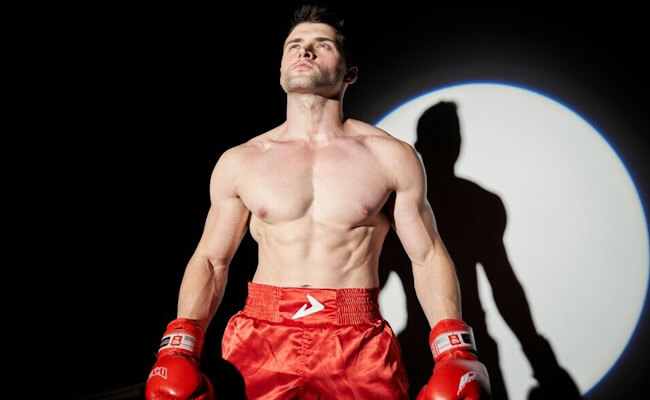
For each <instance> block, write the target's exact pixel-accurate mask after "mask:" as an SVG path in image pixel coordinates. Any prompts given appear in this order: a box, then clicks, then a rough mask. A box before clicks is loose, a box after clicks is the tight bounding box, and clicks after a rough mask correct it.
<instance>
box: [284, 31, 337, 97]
mask: <svg viewBox="0 0 650 400" xmlns="http://www.w3.org/2000/svg"><path fill="white" fill-rule="evenodd" d="M335 40H336V31H335V30H334V28H332V27H331V26H329V25H327V24H321V23H316V24H315V23H301V24H299V25H297V26H296V27H295V28H294V29H293V31H292V32H291V33H290V34H289V36H288V37H287V39H286V40H285V41H284V49H283V51H282V62H281V64H280V85H281V86H282V88H283V89H284V91H285V92H287V93H292V92H293V93H316V94H321V95H324V96H328V97H331V96H334V95H336V94H337V93H338V92H339V90H340V88H341V83H342V81H343V76H344V75H345V60H344V59H343V56H342V55H341V53H340V52H339V50H338V48H337V47H336V41H335Z"/></svg>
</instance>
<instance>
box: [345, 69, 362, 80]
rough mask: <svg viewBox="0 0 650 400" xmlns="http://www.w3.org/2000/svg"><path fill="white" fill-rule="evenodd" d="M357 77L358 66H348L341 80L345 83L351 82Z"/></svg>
mask: <svg viewBox="0 0 650 400" xmlns="http://www.w3.org/2000/svg"><path fill="white" fill-rule="evenodd" d="M358 77H359V68H358V67H350V68H348V71H347V72H346V73H345V75H343V82H345V83H347V84H353V83H354V82H356V81H357V78H358Z"/></svg>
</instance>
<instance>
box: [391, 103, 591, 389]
mask: <svg viewBox="0 0 650 400" xmlns="http://www.w3.org/2000/svg"><path fill="white" fill-rule="evenodd" d="M460 146H461V135H460V124H459V121H458V115H457V111H456V104H455V103H452V102H439V103H437V104H435V105H434V106H432V107H430V108H429V109H427V110H426V111H425V112H424V114H423V115H422V116H421V117H420V119H419V121H418V125H417V141H416V143H415V148H416V150H417V151H418V152H419V153H420V155H421V157H422V160H423V163H424V167H425V169H426V172H427V188H428V198H429V202H430V203H431V206H432V208H433V211H434V214H435V216H436V221H437V226H438V231H439V233H440V236H441V237H442V240H443V242H444V243H445V246H446V248H447V250H448V251H449V254H450V256H451V259H452V260H453V262H454V265H455V267H456V273H457V275H458V280H459V283H460V290H461V299H462V314H463V320H464V321H465V322H467V323H468V324H469V325H470V326H471V327H472V328H473V330H474V335H475V338H476V342H477V343H476V344H477V348H478V351H479V359H480V360H481V361H482V362H483V363H484V364H485V366H486V367H487V369H488V372H489V374H490V383H491V385H492V398H493V399H508V394H507V391H506V387H505V383H504V379H503V375H502V372H501V369H500V367H499V353H498V348H497V344H496V342H495V341H494V339H492V337H490V335H489V333H488V330H487V325H486V321H485V312H484V311H483V307H482V306H481V302H480V299H479V294H478V281H477V267H478V266H479V265H480V266H481V267H482V268H483V270H484V272H485V275H486V276H487V279H488V281H489V283H490V286H491V288H492V293H493V296H494V301H495V304H496V306H497V308H498V310H499V313H500V314H501V316H502V317H503V319H504V320H505V322H506V323H507V324H508V326H509V327H510V329H511V330H512V332H513V333H514V334H515V335H516V337H517V339H518V340H519V342H520V344H521V348H522V351H523V352H524V354H525V355H526V357H527V359H528V361H529V362H530V365H531V367H532V369H533V375H534V377H535V379H536V380H537V383H538V384H537V386H536V387H534V388H533V389H532V390H531V391H530V392H529V394H528V399H529V400H538V399H579V398H581V395H580V392H579V391H578V389H577V387H576V385H575V383H574V382H573V379H572V378H571V377H570V376H569V374H568V373H567V372H566V371H565V370H564V369H563V368H562V367H560V365H559V364H558V362H557V360H556V358H555V355H554V353H553V350H552V348H551V346H550V344H549V342H548V341H547V340H546V339H545V338H544V337H542V336H541V335H539V334H538V333H537V330H536V328H535V325H534V323H533V319H532V316H531V311H530V307H529V305H528V301H527V300H526V295H525V293H524V290H523V288H522V286H521V284H520V283H519V281H518V280H517V277H516V276H515V273H514V271H513V269H512V266H511V265H510V262H509V260H508V256H507V253H506V250H505V246H504V243H503V235H504V232H505V228H506V222H507V216H506V210H505V207H504V205H503V202H502V201H501V199H500V198H499V197H498V196H497V195H496V194H494V193H491V192H489V191H487V190H485V189H483V188H482V187H480V186H479V185H477V184H476V183H474V182H471V181H469V180H467V179H463V178H459V177H457V176H456V175H455V174H454V165H455V163H456V160H457V159H458V155H459V153H460ZM391 270H393V271H395V272H396V273H397V274H398V275H399V277H400V278H401V280H402V283H403V285H404V290H405V292H406V299H407V312H408V323H407V326H406V329H405V330H404V331H403V332H401V333H400V334H399V335H398V338H399V341H400V344H401V346H402V355H403V358H404V363H405V365H406V369H407V372H408V375H409V381H410V396H411V398H415V397H416V396H417V393H418V391H419V390H420V389H421V388H422V386H423V385H424V384H425V383H426V382H427V380H428V379H429V377H430V375H431V369H432V367H433V360H432V356H431V354H430V352H427V351H425V350H424V349H427V348H428V343H427V340H428V332H429V330H430V327H429V324H428V322H427V320H426V317H425V315H424V313H423V311H422V309H421V306H420V304H419V303H418V300H417V297H416V295H415V289H414V285H413V275H412V272H411V263H410V261H409V259H408V257H407V256H406V253H405V252H404V250H403V248H402V246H401V244H400V243H399V239H398V238H397V236H396V234H395V233H394V231H392V230H391V232H390V234H389V236H387V238H386V241H385V244H384V248H383V252H382V256H381V259H380V279H381V286H382V287H383V285H384V284H385V282H386V280H387V278H388V274H389V273H390V271H391Z"/></svg>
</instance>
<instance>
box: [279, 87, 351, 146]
mask: <svg viewBox="0 0 650 400" xmlns="http://www.w3.org/2000/svg"><path fill="white" fill-rule="evenodd" d="M286 127H287V130H286V136H287V137H291V138H296V139H303V140H308V141H312V142H323V141H327V140H329V139H331V138H332V137H335V136H340V135H341V134H342V133H343V109H342V103H341V100H339V99H330V98H327V97H323V96H319V95H315V94H311V93H291V94H289V95H288V96H287V122H286Z"/></svg>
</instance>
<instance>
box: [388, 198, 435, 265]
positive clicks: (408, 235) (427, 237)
mask: <svg viewBox="0 0 650 400" xmlns="http://www.w3.org/2000/svg"><path fill="white" fill-rule="evenodd" d="M393 219H394V226H395V231H396V232H397V236H398V237H399V239H400V242H401V243H402V246H403V247H404V250H405V251H406V254H407V255H408V256H409V258H410V259H411V261H412V262H413V263H415V264H425V263H426V261H427V259H428V258H429V257H430V256H431V254H432V252H433V250H434V246H435V244H436V242H437V232H436V226H435V219H434V217H433V212H432V211H431V206H429V202H428V201H427V200H426V199H418V198H414V197H413V196H409V194H408V193H399V192H397V193H396V194H395V208H394V211H393Z"/></svg>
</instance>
